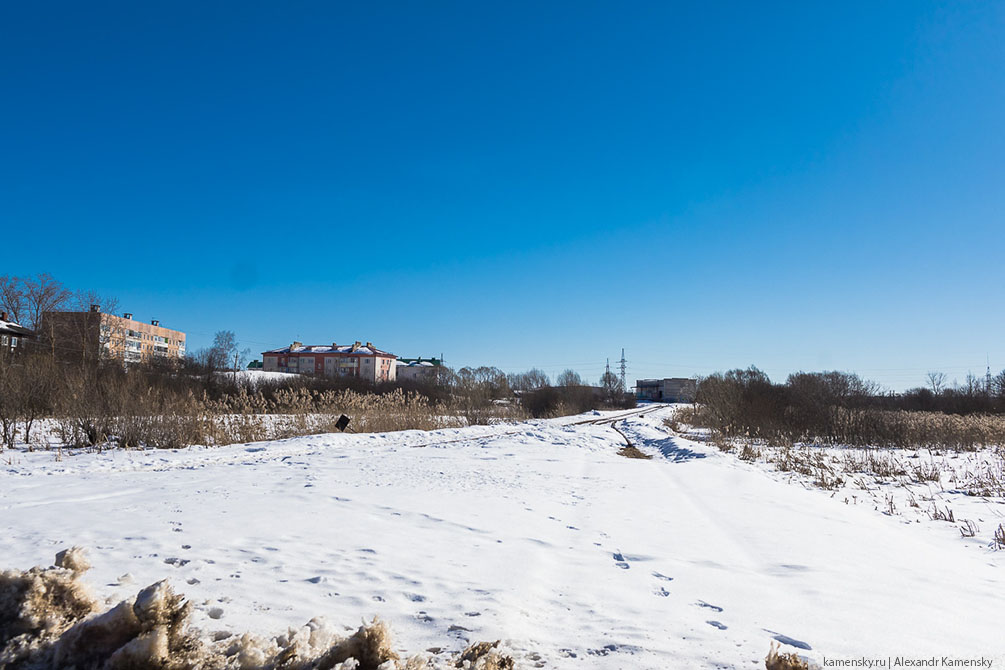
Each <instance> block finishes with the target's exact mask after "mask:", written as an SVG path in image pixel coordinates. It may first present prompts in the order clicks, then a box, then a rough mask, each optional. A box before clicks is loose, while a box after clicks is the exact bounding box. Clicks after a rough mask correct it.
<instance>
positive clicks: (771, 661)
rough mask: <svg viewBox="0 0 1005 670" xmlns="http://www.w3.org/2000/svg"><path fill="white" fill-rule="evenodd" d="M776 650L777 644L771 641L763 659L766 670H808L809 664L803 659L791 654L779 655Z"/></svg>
mask: <svg viewBox="0 0 1005 670" xmlns="http://www.w3.org/2000/svg"><path fill="white" fill-rule="evenodd" d="M778 648H779V645H778V643H777V642H774V641H772V643H771V649H769V650H768V655H767V656H766V657H765V659H764V667H765V668H766V670H810V665H809V663H807V662H806V661H805V660H804V659H802V658H800V657H799V656H797V655H796V654H792V653H787V654H779V653H778Z"/></svg>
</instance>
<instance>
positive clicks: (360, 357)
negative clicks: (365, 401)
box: [262, 342, 398, 383]
mask: <svg viewBox="0 0 1005 670" xmlns="http://www.w3.org/2000/svg"><path fill="white" fill-rule="evenodd" d="M397 358H398V357H397V356H395V355H394V354H391V353H388V352H386V351H381V350H380V349H378V348H377V347H375V346H373V344H372V343H371V342H367V343H366V344H365V345H363V344H361V343H359V342H355V343H353V344H343V345H339V344H336V343H334V342H332V344H331V345H330V346H329V345H327V344H324V345H309V346H304V344H303V343H302V342H294V343H293V344H291V345H290V346H288V347H283V348H281V349H272V350H271V351H263V352H262V369H263V370H265V371H266V372H296V373H299V374H302V375H324V376H326V377H358V378H360V379H365V380H366V381H369V382H374V383H377V382H393V381H394V380H395V379H397V369H396V368H397V366H396V365H395V360H396V359H397Z"/></svg>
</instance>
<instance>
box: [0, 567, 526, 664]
mask: <svg viewBox="0 0 1005 670" xmlns="http://www.w3.org/2000/svg"><path fill="white" fill-rule="evenodd" d="M56 563H57V565H55V566H53V567H50V568H40V567H35V568H31V569H30V570H27V571H19V570H8V571H5V572H3V573H0V668H10V669H12V670H13V669H15V668H16V669H17V670H44V669H47V668H66V667H74V668H78V669H81V670H84V669H94V670H97V669H98V668H101V669H102V670H147V669H154V668H156V669H157V670H196V669H199V670H229V669H232V668H233V669H237V668H240V669H241V670H279V669H282V670H378V669H380V670H423V669H424V668H428V669H433V668H444V667H457V668H461V667H463V668H470V669H472V670H512V669H513V667H514V662H513V659H512V658H511V657H509V656H507V655H505V654H503V653H501V652H500V651H499V650H498V646H499V642H498V641H497V642H493V643H487V642H482V643H477V644H474V645H471V646H470V647H468V648H467V649H465V650H464V651H463V652H462V653H460V654H454V655H453V656H450V657H447V658H443V659H436V658H431V657H428V656H424V655H415V656H412V657H411V658H408V659H407V660H402V659H401V658H400V656H399V655H398V654H397V653H396V652H395V651H394V648H393V646H392V640H391V634H390V630H389V628H388V627H387V625H386V624H385V623H383V622H381V621H380V620H378V619H376V618H375V619H374V620H373V621H371V622H370V623H369V624H365V625H363V626H361V627H360V628H359V629H358V630H357V631H356V632H355V633H353V634H352V635H350V636H348V637H344V636H341V635H339V634H338V633H337V632H335V631H334V629H332V628H331V627H328V626H327V625H325V624H324V623H323V621H322V620H320V619H314V620H312V621H310V622H309V623H308V624H307V625H306V626H304V627H302V628H299V629H291V630H289V631H287V633H285V634H282V635H278V636H276V637H274V638H270V639H262V638H259V637H256V636H253V635H248V634H245V635H242V636H239V637H234V638H232V639H230V638H228V639H223V640H217V639H215V638H213V639H210V638H207V637H205V636H204V635H203V633H201V632H200V631H198V630H196V629H194V628H191V627H190V626H189V619H190V615H191V613H192V605H191V603H190V602H189V601H187V600H185V598H184V597H183V596H181V595H180V594H176V593H174V592H173V591H172V589H171V588H170V586H168V584H167V582H166V581H160V582H157V583H155V584H152V585H150V586H148V587H147V588H145V589H143V590H142V591H140V592H139V593H138V594H137V595H136V597H135V598H133V599H132V600H126V601H123V602H121V603H119V604H118V605H116V606H114V607H112V608H111V609H108V610H106V611H103V612H102V611H101V608H100V606H99V603H98V601H97V600H96V599H95V598H94V597H93V596H92V595H91V594H90V591H89V590H88V589H87V587H86V585H85V584H84V583H83V581H82V579H81V578H82V576H83V574H84V572H85V571H86V570H87V569H88V568H89V567H90V566H89V565H88V563H87V561H86V559H85V558H84V556H83V553H82V551H81V550H80V549H78V548H74V549H71V550H68V551H65V552H60V554H58V555H57V561H56Z"/></svg>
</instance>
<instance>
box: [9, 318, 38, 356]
mask: <svg viewBox="0 0 1005 670" xmlns="http://www.w3.org/2000/svg"><path fill="white" fill-rule="evenodd" d="M34 338H35V333H34V332H33V331H32V330H30V329H28V328H25V327H24V326H22V325H21V324H19V323H15V322H14V321H12V320H11V318H10V316H9V315H8V314H7V312H0V355H4V354H16V353H18V352H19V351H23V350H24V348H25V345H26V344H27V342H28V340H31V339H34Z"/></svg>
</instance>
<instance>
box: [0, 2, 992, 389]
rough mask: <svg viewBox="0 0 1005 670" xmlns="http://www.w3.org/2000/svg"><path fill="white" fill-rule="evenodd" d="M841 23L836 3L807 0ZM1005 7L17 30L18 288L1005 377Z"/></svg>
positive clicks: (7, 174)
mask: <svg viewBox="0 0 1005 670" xmlns="http://www.w3.org/2000/svg"><path fill="white" fill-rule="evenodd" d="M811 5H815V6H811ZM1003 35H1005V5H1003V4H1001V3H938V4H935V3H925V2H914V1H910V2H880V3H877V2H863V3H837V4H831V5H829V6H825V5H822V4H820V3H784V4H775V5H772V4H769V3H746V2H744V3H736V4H727V3H722V4H719V5H715V6H709V3H689V4H687V5H684V4H681V5H673V4H671V3H662V2H661V3H651V4H650V5H646V4H644V3H628V4H626V3H607V4H601V3H582V2H569V3H559V2H552V3H539V2H534V3H513V2H507V3H498V4H494V5H493V4H488V3H472V2H457V3H403V4H400V5H398V4H395V3H329V2H316V3H301V2H283V3H266V2H233V3H223V2H221V3H202V2H178V3H146V2H121V3H106V2H97V3H45V2H40V3H34V2H20V3H14V2H8V3H5V4H4V6H3V8H2V9H0V63H2V67H0V85H2V89H0V96H2V101H3V102H2V104H0V226H2V236H0V274H3V273H13V274H25V273H36V272H43V271H47V272H50V273H52V274H53V275H54V276H56V277H57V278H58V279H60V280H61V281H63V282H64V283H66V284H68V285H70V286H72V287H74V288H93V289H96V290H98V291H100V292H102V293H105V294H108V295H111V296H114V297H117V298H118V299H119V301H120V305H121V307H122V309H123V311H125V310H128V311H131V312H134V313H135V314H136V317H137V318H142V319H149V318H152V317H156V318H159V319H161V321H162V323H163V324H164V325H167V326H169V327H177V328H179V329H181V330H184V331H187V332H188V333H189V348H190V349H196V348H199V347H202V346H206V345H207V344H208V343H209V342H210V340H211V339H212V334H213V333H214V332H215V331H217V330H223V329H230V330H233V331H235V332H236V333H237V335H238V337H239V339H240V340H241V341H242V342H243V343H244V344H245V345H246V346H248V347H250V348H252V350H253V351H255V352H260V351H261V350H263V349H266V348H272V347H277V346H282V345H284V344H287V343H289V342H290V341H292V340H294V339H298V340H302V341H304V342H312V343H325V342H331V341H333V340H334V341H338V342H340V343H341V342H350V341H352V340H357V339H359V340H372V341H373V342H374V343H375V344H376V345H377V346H380V347H382V348H385V349H388V350H390V351H392V352H394V353H396V354H398V355H400V356H418V355H423V356H430V355H438V354H440V353H441V352H442V353H444V354H445V355H446V358H447V361H448V363H449V364H451V365H453V366H456V367H459V366H462V365H478V364H489V365H496V366H498V367H500V368H502V369H504V370H506V371H516V370H525V369H527V368H530V367H531V366H537V367H541V368H543V369H544V370H545V371H546V372H549V373H551V374H556V373H557V372H559V371H561V370H562V369H564V368H566V367H572V368H575V369H577V370H579V371H580V372H581V373H583V374H584V375H585V376H587V377H588V378H592V379H596V378H598V377H599V376H600V373H601V372H602V371H603V364H604V360H605V358H607V357H610V358H611V359H612V361H613V360H614V359H617V358H618V357H619V356H620V353H621V348H622V347H624V348H625V349H626V350H627V354H628V359H629V376H630V377H631V378H633V379H634V378H636V377H650V376H671V375H691V374H703V373H708V372H711V371H714V370H722V369H728V368H731V367H745V366H747V365H750V364H752V363H753V364H757V365H758V366H760V367H761V368H762V369H764V370H765V371H767V372H768V373H769V374H770V375H771V376H772V377H773V378H776V379H784V376H785V375H786V374H788V373H789V372H791V371H794V370H819V369H841V370H852V371H858V372H860V373H862V374H863V375H865V376H867V377H869V378H872V379H876V380H878V381H880V382H882V383H884V384H886V385H887V386H888V387H890V388H898V389H899V388H904V387H906V386H910V385H916V384H921V383H922V382H923V378H924V374H925V371H926V370H933V369H938V370H943V371H945V372H947V373H948V374H949V376H950V378H951V379H952V378H954V377H955V378H958V379H960V380H961V381H962V378H963V376H964V375H965V374H966V372H967V370H973V371H974V372H975V373H980V374H983V371H984V363H985V356H986V355H990V358H991V365H992V367H993V368H994V369H996V370H1000V369H1002V368H1005V336H1003V333H1005V310H1003V288H1005V263H1003V262H1002V259H1003V252H1005V220H1003V205H1005V126H1003V119H1005V39H1003Z"/></svg>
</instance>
